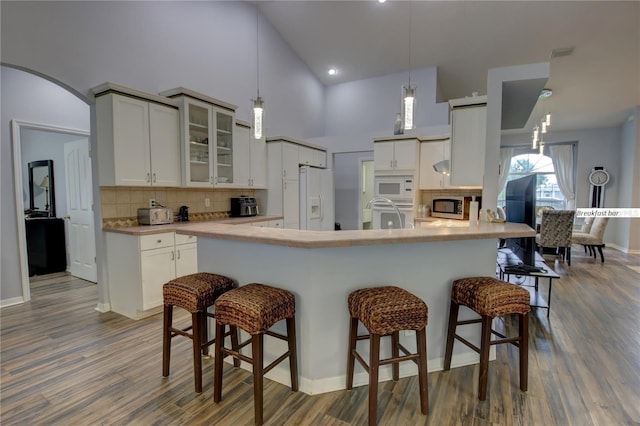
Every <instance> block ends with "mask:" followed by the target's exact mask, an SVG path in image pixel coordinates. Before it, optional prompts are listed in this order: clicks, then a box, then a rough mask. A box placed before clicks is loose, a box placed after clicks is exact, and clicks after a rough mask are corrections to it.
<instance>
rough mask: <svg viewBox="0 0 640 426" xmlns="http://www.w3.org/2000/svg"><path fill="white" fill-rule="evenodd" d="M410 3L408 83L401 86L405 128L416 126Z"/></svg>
mask: <svg viewBox="0 0 640 426" xmlns="http://www.w3.org/2000/svg"><path fill="white" fill-rule="evenodd" d="M411 3H412V2H409V84H408V85H406V86H402V124H403V126H404V129H405V130H407V129H414V128H415V127H416V123H415V116H416V86H412V85H411Z"/></svg>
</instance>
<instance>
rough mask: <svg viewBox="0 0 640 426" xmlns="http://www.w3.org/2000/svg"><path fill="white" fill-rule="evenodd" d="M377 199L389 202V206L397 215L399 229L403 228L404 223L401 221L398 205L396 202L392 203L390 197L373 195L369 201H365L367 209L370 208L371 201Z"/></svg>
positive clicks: (374, 201) (376, 200)
mask: <svg viewBox="0 0 640 426" xmlns="http://www.w3.org/2000/svg"><path fill="white" fill-rule="evenodd" d="M378 201H382V202H385V203H387V204H389V205H390V206H391V207H393V208H394V209H395V211H396V214H397V215H398V223H399V224H400V229H402V228H404V224H403V223H402V215H401V214H400V209H399V208H398V206H397V205H396V203H394V202H393V201H391V200H390V199H388V198H384V197H373V198H372V199H371V200H369V202H368V203H367V206H366V208H367V209H370V208H371V205H372V204H373V203H376V202H378ZM389 223H391V222H389ZM389 227H391V226H389Z"/></svg>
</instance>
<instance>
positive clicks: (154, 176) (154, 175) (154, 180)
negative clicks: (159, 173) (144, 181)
mask: <svg viewBox="0 0 640 426" xmlns="http://www.w3.org/2000/svg"><path fill="white" fill-rule="evenodd" d="M153 183H156V174H155V173H154V174H153Z"/></svg>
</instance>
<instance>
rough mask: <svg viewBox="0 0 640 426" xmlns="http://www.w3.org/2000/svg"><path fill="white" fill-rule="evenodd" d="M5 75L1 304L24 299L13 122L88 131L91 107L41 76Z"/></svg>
mask: <svg viewBox="0 0 640 426" xmlns="http://www.w3.org/2000/svg"><path fill="white" fill-rule="evenodd" d="M1 72H2V73H1V75H0V90H1V92H2V103H1V106H2V114H1V116H0V117H1V126H0V128H1V132H2V133H1V135H2V142H1V143H0V153H1V155H0V162H1V164H2V167H0V173H1V178H2V179H1V183H0V189H1V193H0V194H1V196H0V198H1V199H2V205H1V206H0V213H1V215H0V253H1V255H2V256H1V257H2V268H1V270H0V301H3V302H4V301H7V300H11V299H15V298H19V297H22V287H21V279H20V268H19V258H18V250H17V247H18V233H17V230H16V227H17V217H16V201H15V196H14V180H13V173H14V172H13V150H12V137H11V123H10V122H11V120H14V119H15V120H22V121H29V122H34V123H38V124H48V125H56V126H60V127H65V128H71V129H77V130H84V131H87V132H88V131H89V106H88V105H87V104H86V103H85V102H82V101H81V100H80V99H78V98H77V97H76V96H74V95H72V94H71V93H69V92H68V91H66V90H64V89H62V88H61V87H59V86H57V85H55V84H53V83H51V82H49V81H46V80H44V79H42V78H40V77H36V76H34V75H31V74H29V73H25V72H23V71H19V70H15V69H11V68H7V67H2V69H1ZM59 167H60V164H55V163H54V169H56V170H57V169H58V168H59ZM58 185H59V184H58V183H57V184H56V186H58Z"/></svg>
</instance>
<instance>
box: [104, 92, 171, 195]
mask: <svg viewBox="0 0 640 426" xmlns="http://www.w3.org/2000/svg"><path fill="white" fill-rule="evenodd" d="M104 88H105V86H101V87H100V88H96V89H94V90H95V91H96V92H97V94H98V96H97V98H96V115H97V127H96V129H97V132H96V135H97V140H98V156H99V158H100V168H99V184H100V185H101V186H113V185H122V186H151V185H157V186H180V136H179V134H180V132H179V128H180V125H179V113H178V110H177V108H175V107H171V106H168V105H163V104H159V103H155V102H153V101H147V100H144V99H141V98H137V97H132V96H128V95H124V94H119V93H112V92H100V89H104ZM104 90H106V89H104ZM149 96H153V95H149Z"/></svg>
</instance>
